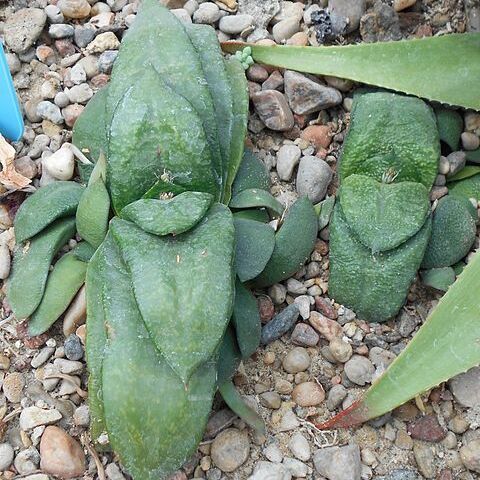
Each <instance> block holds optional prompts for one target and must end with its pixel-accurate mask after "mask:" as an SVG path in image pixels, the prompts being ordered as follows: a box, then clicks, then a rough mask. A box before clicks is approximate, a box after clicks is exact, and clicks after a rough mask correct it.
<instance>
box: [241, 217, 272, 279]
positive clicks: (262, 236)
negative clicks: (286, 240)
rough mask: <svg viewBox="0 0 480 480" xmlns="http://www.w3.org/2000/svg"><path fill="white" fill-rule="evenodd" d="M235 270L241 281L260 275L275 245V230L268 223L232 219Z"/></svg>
mask: <svg viewBox="0 0 480 480" xmlns="http://www.w3.org/2000/svg"><path fill="white" fill-rule="evenodd" d="M234 224H235V243H236V251H235V270H236V272H237V275H238V278H239V279H240V281H241V282H246V281H247V280H251V279H252V278H255V277H256V276H258V275H260V273H261V272H262V271H263V269H264V268H265V266H266V265H267V263H268V261H269V260H270V257H271V256H272V253H273V249H274V247H275V230H274V229H273V228H272V227H271V226H270V225H268V224H265V223H260V222H256V221H255V220H247V219H243V218H236V219H234Z"/></svg>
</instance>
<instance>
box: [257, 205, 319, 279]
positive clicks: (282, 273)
mask: <svg viewBox="0 0 480 480" xmlns="http://www.w3.org/2000/svg"><path fill="white" fill-rule="evenodd" d="M317 222H318V220H317V214H316V213H315V209H314V208H313V205H312V202H310V200H309V199H308V198H307V197H301V198H299V199H298V200H297V201H296V202H295V203H294V204H293V205H292V206H291V207H290V208H289V209H288V210H287V213H286V215H285V220H284V222H283V225H282V226H281V227H280V230H279V231H278V232H277V234H276V235H275V248H274V250H273V254H272V256H271V257H270V260H269V261H268V263H267V266H266V267H265V269H264V270H263V272H262V273H261V274H260V275H259V276H258V277H257V278H255V279H254V280H253V284H254V285H255V286H256V287H267V286H270V285H273V284H274V283H277V282H280V281H282V280H285V279H287V278H289V277H291V276H292V275H293V274H294V273H295V272H297V271H298V270H300V269H301V268H302V266H303V264H304V263H305V261H306V260H307V258H308V257H309V255H310V254H311V253H312V250H313V247H314V246H315V240H316V238H317V232H318V223H317Z"/></svg>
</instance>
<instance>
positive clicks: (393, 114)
mask: <svg viewBox="0 0 480 480" xmlns="http://www.w3.org/2000/svg"><path fill="white" fill-rule="evenodd" d="M406 118H412V119H415V120H414V121H411V122H405V119H406ZM439 158H440V141H439V138H438V131H437V123H436V120H435V116H434V114H433V112H432V109H431V108H430V107H429V106H428V105H427V104H426V103H425V102H424V101H423V100H420V99H418V98H414V97H406V96H404V95H398V94H396V93H391V92H384V91H376V92H370V91H360V92H357V93H355V95H354V99H353V106H352V112H351V121H350V128H349V130H348V133H347V136H346V137H345V141H344V143H343V150H342V156H341V159H340V165H339V168H338V171H339V175H340V180H341V182H343V181H344V180H345V179H346V178H347V177H348V176H349V175H352V174H354V173H357V174H360V175H367V176H370V177H372V178H375V179H376V180H378V181H379V182H381V181H389V182H391V181H395V182H396V183H399V182H404V181H407V182H419V183H423V185H425V187H426V188H428V189H429V188H430V187H431V186H432V185H433V182H434V181H435V178H436V176H437V173H438V160H439Z"/></svg>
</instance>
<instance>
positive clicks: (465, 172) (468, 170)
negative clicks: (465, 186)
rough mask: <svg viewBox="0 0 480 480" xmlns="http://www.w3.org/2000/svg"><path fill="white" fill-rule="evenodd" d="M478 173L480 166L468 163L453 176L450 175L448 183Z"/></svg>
mask: <svg viewBox="0 0 480 480" xmlns="http://www.w3.org/2000/svg"><path fill="white" fill-rule="evenodd" d="M477 173H480V166H477V165H467V166H465V167H463V168H462V169H461V170H460V171H459V172H458V173H456V174H455V175H453V176H452V177H448V179H447V182H448V183H451V182H457V181H458V180H463V179H464V178H470V177H473V176H474V175H476V174H477Z"/></svg>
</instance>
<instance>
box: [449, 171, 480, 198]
mask: <svg viewBox="0 0 480 480" xmlns="http://www.w3.org/2000/svg"><path fill="white" fill-rule="evenodd" d="M448 193H449V194H450V195H453V196H457V197H464V198H467V199H469V198H474V199H475V200H477V202H478V201H480V174H478V175H474V176H473V177H468V178H465V179H463V180H460V181H458V182H453V183H451V184H449V186H448Z"/></svg>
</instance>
